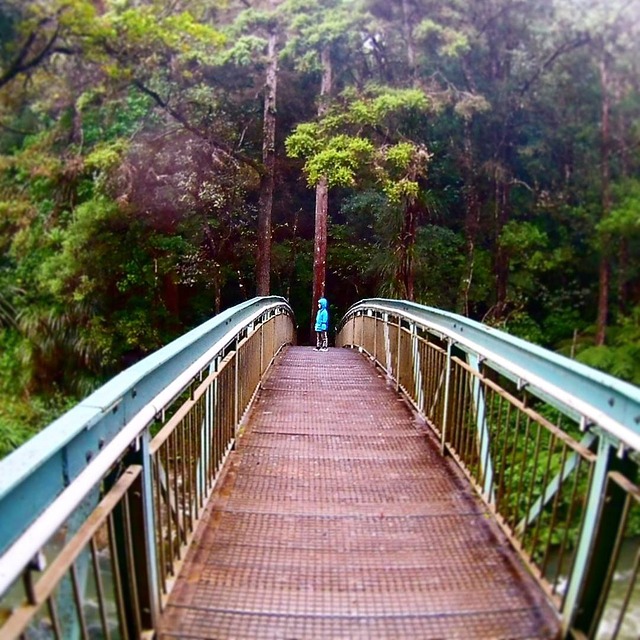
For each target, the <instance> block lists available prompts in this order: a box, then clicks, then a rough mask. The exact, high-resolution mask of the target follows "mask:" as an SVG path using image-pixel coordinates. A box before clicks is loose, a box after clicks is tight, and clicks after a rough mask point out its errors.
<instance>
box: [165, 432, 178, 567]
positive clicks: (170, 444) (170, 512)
mask: <svg viewBox="0 0 640 640" xmlns="http://www.w3.org/2000/svg"><path fill="white" fill-rule="evenodd" d="M175 440H176V434H175V432H174V433H172V434H171V435H170V436H169V437H168V438H167V441H166V443H165V446H164V447H163V449H164V456H165V461H164V473H165V476H166V480H165V483H166V486H167V489H166V496H167V498H166V505H167V507H166V509H167V543H168V552H169V562H168V566H167V570H168V572H169V575H172V576H173V575H175V574H174V569H173V561H174V559H175V552H174V548H173V524H174V522H173V518H174V509H173V507H172V505H171V495H172V493H173V492H174V491H175V487H174V484H173V483H174V480H173V476H174V475H175V469H174V470H173V473H172V470H171V466H170V460H171V456H170V454H171V451H172V449H173V450H174V451H175V448H176V447H175ZM174 458H175V455H174ZM174 501H175V495H174ZM176 528H177V525H176Z"/></svg>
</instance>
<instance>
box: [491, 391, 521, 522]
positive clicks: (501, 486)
mask: <svg viewBox="0 0 640 640" xmlns="http://www.w3.org/2000/svg"><path fill="white" fill-rule="evenodd" d="M513 409H514V406H513V405H512V404H511V403H510V402H507V411H506V413H507V416H506V419H505V421H504V427H503V429H502V437H503V442H502V455H501V458H500V470H499V471H498V478H499V482H498V491H497V492H496V512H498V513H501V511H500V509H501V506H502V498H503V497H504V494H505V491H506V489H507V481H506V465H507V449H508V447H507V441H508V440H509V433H510V431H511V430H510V428H509V427H510V425H511V415H512V414H511V412H512V410H513ZM518 415H519V412H518V410H517V409H516V420H517V416H518Z"/></svg>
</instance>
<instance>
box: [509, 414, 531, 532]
mask: <svg viewBox="0 0 640 640" xmlns="http://www.w3.org/2000/svg"><path fill="white" fill-rule="evenodd" d="M530 432H531V416H530V415H529V414H527V419H526V421H525V429H524V450H523V451H522V457H521V464H520V474H519V477H518V488H517V490H516V499H515V501H514V516H515V517H514V518H513V520H512V525H513V524H515V523H516V522H518V521H519V520H520V499H521V497H522V492H523V490H524V471H525V467H526V464H527V460H528V459H529V456H528V455H527V454H528V451H529V434H530ZM524 513H527V511H525V512H524ZM525 530H526V524H525V527H524V528H523V530H522V536H521V540H522V542H523V544H524V532H525Z"/></svg>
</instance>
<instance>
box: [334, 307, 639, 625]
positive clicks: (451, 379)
mask: <svg viewBox="0 0 640 640" xmlns="http://www.w3.org/2000/svg"><path fill="white" fill-rule="evenodd" d="M336 345H337V346H343V347H352V348H357V349H359V350H360V351H361V352H362V353H364V354H366V355H367V356H368V357H370V358H371V359H372V360H373V361H374V362H375V364H376V365H377V366H379V367H381V368H382V369H383V370H384V371H385V372H386V373H387V376H388V381H389V384H393V385H395V387H396V388H397V390H399V391H401V392H402V393H404V394H405V395H406V397H407V398H408V399H409V401H410V402H411V403H412V404H413V406H414V408H415V409H416V410H417V411H418V412H419V414H420V415H421V416H423V418H424V419H425V421H426V422H427V423H428V424H429V425H430V427H431V428H432V429H433V430H434V431H435V432H436V434H437V435H438V437H439V440H440V443H441V449H442V453H443V455H450V456H452V457H453V458H454V459H455V460H456V461H457V463H458V464H459V466H460V468H461V469H462V471H463V473H464V474H465V475H466V476H467V477H468V479H469V480H470V482H471V483H472V485H473V486H474V487H475V489H476V490H477V492H478V493H479V494H480V496H481V497H482V499H483V500H484V502H485V504H486V505H487V508H488V509H489V510H490V511H491V512H493V513H494V514H495V516H496V519H497V521H498V523H499V524H500V526H501V527H502V529H503V531H504V532H505V534H506V535H507V537H508V538H509V540H510V541H511V543H512V544H513V546H514V547H515V548H516V549H518V551H519V552H520V554H521V556H522V558H523V559H524V561H525V563H526V564H527V566H528V567H529V569H530V571H531V573H532V574H533V575H534V576H535V577H536V579H537V580H538V582H539V584H540V585H541V587H542V588H543V589H544V590H545V592H546V593H547V595H548V597H549V599H550V600H551V601H552V602H553V603H554V605H555V606H556V607H557V611H558V614H559V615H560V616H561V618H562V621H563V629H564V633H565V635H566V636H567V637H576V638H596V637H597V638H617V637H619V638H623V637H625V638H631V637H633V638H635V637H637V635H638V628H637V625H638V620H637V613H636V614H635V615H636V617H635V619H634V618H633V616H632V615H631V613H630V611H631V608H630V603H632V602H633V603H634V606H635V608H636V612H637V610H638V607H639V606H640V580H638V573H639V563H640V549H639V547H640V545H639V544H638V542H639V540H640V537H639V536H640V488H639V486H638V477H637V476H638V461H639V459H640V458H639V451H640V390H639V389H638V388H636V387H633V386H631V385H629V384H626V383H623V382H620V381H618V380H616V379H614V378H612V377H610V376H607V375H605V374H602V373H600V372H596V371H594V370H592V369H590V368H588V367H584V366H582V365H580V364H578V363H576V362H574V361H572V360H569V359H567V358H564V357H562V356H558V355H557V354H554V353H552V352H550V351H546V350H544V349H542V348H540V347H537V346H535V345H532V344H529V343H527V342H525V341H523V340H519V339H517V338H515V337H513V336H510V335H507V334H505V333H503V332H500V331H498V330H496V329H492V328H490V327H487V326H484V325H481V324H479V323H476V322H473V321H471V320H468V319H466V318H463V317H461V316H457V315H455V314H451V313H447V312H443V311H439V310H436V309H431V308H427V307H423V306H420V305H417V304H413V303H407V302H399V301H392V300H382V299H373V300H363V301H362V302H360V303H358V304H356V305H354V306H353V307H352V308H351V309H350V310H349V311H348V312H347V314H346V315H345V317H344V318H343V320H342V322H341V324H340V326H339V327H338V335H337V339H336ZM614 591H615V594H614Z"/></svg>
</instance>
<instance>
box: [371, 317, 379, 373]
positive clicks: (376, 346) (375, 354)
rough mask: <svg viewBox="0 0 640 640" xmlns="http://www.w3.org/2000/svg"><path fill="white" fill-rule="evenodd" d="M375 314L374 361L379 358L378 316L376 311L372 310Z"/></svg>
mask: <svg viewBox="0 0 640 640" xmlns="http://www.w3.org/2000/svg"><path fill="white" fill-rule="evenodd" d="M370 313H371V315H372V316H373V354H372V355H373V361H374V362H377V360H378V316H377V315H376V312H375V311H372V312H370Z"/></svg>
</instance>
